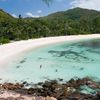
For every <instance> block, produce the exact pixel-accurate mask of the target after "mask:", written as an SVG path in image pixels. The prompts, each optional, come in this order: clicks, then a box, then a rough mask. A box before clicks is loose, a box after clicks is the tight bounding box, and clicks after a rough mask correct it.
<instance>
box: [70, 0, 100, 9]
mask: <svg viewBox="0 0 100 100" xmlns="http://www.w3.org/2000/svg"><path fill="white" fill-rule="evenodd" d="M70 5H71V7H72V8H75V7H81V8H87V9H94V10H99V11H100V0H73V1H72V2H71V3H70Z"/></svg>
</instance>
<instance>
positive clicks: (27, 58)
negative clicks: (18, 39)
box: [0, 39, 100, 83]
mask: <svg viewBox="0 0 100 100" xmlns="http://www.w3.org/2000/svg"><path fill="white" fill-rule="evenodd" d="M0 76H4V77H1V78H3V80H4V81H10V82H16V81H17V82H21V81H28V82H34V83H37V82H41V81H45V80H47V79H58V78H61V79H64V81H68V80H70V79H71V78H77V77H78V78H83V77H86V76H89V77H91V78H93V79H94V80H96V81H100V39H91V40H81V41H78V42H70V43H67V42H64V43H60V44H52V45H49V46H44V47H41V48H37V49H34V50H31V51H30V52H27V53H26V54H24V56H22V57H21V58H20V59H19V60H17V61H13V62H12V63H10V64H9V65H8V66H7V68H6V69H5V70H2V69H0Z"/></svg>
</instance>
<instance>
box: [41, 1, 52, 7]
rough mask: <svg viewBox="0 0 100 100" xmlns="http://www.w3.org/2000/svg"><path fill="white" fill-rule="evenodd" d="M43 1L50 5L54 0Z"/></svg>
mask: <svg viewBox="0 0 100 100" xmlns="http://www.w3.org/2000/svg"><path fill="white" fill-rule="evenodd" d="M42 1H43V2H45V3H46V4H47V5H48V6H49V5H50V3H52V1H53V0H42Z"/></svg>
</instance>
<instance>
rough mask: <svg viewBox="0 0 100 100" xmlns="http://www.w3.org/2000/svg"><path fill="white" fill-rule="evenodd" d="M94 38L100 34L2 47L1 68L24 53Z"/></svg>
mask: <svg viewBox="0 0 100 100" xmlns="http://www.w3.org/2000/svg"><path fill="white" fill-rule="evenodd" d="M92 38H100V34H92V35H73V36H58V37H47V38H39V39H30V40H24V41H17V42H13V43H8V44H4V45H0V67H1V66H3V65H5V64H6V63H7V62H9V61H11V60H12V59H14V58H16V57H17V56H20V55H21V54H22V53H23V52H26V51H29V50H31V49H34V48H37V47H41V46H44V45H49V44H54V43H60V42H65V41H66V42H67V41H74V40H80V39H92Z"/></svg>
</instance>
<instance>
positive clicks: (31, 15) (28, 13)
mask: <svg viewBox="0 0 100 100" xmlns="http://www.w3.org/2000/svg"><path fill="white" fill-rule="evenodd" d="M26 16H27V17H39V16H38V15H33V14H32V13H31V12H27V13H26Z"/></svg>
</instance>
